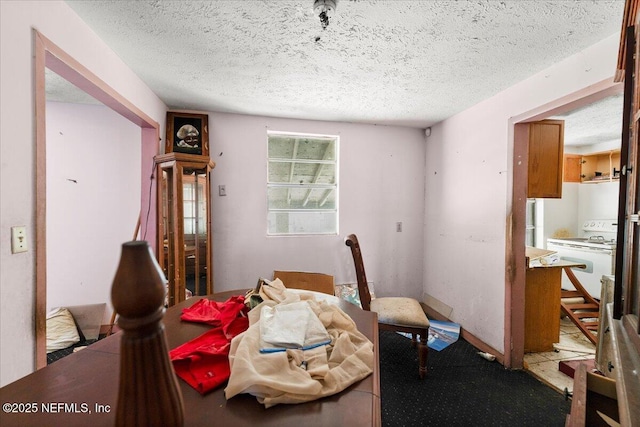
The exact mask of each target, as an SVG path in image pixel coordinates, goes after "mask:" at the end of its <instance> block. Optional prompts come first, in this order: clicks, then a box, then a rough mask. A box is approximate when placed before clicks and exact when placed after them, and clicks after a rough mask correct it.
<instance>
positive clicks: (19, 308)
mask: <svg viewBox="0 0 640 427" xmlns="http://www.w3.org/2000/svg"><path fill="white" fill-rule="evenodd" d="M34 29H37V30H38V31H40V32H42V33H43V34H44V35H45V36H46V37H47V38H49V39H50V40H51V41H52V42H53V43H55V44H57V45H58V46H59V47H60V48H61V49H63V50H64V51H65V52H67V53H68V54H69V55H71V56H72V57H73V58H75V60H77V61H78V62H79V63H80V64H82V65H84V66H85V67H87V68H88V69H89V70H90V71H91V72H93V73H94V74H95V75H97V76H98V77H99V78H100V79H102V80H103V81H104V82H106V83H107V84H108V85H109V86H110V87H111V88H113V90H114V91H116V92H118V93H120V94H121V95H122V96H124V97H125V98H127V99H128V100H130V101H131V102H132V103H133V105H135V106H137V108H139V109H140V110H142V111H144V112H145V113H146V114H147V115H148V116H150V117H151V118H152V119H153V120H155V121H157V122H158V123H164V115H165V112H166V106H165V105H164V104H163V103H162V101H160V99H159V98H158V97H157V96H156V95H155V94H153V92H151V90H150V89H149V88H148V87H147V86H145V85H144V84H143V83H142V81H141V80H140V79H139V78H138V77H137V76H136V75H135V74H134V73H133V72H132V71H131V70H130V69H129V68H127V67H126V66H125V65H124V63H123V62H122V61H121V60H120V59H119V58H118V56H117V55H116V54H115V53H113V52H112V51H111V50H110V49H109V48H108V47H107V46H106V45H105V44H104V43H103V42H102V41H101V40H100V39H99V38H98V37H97V36H96V34H95V33H94V32H93V31H92V30H91V29H90V28H89V27H87V25H86V24H85V23H84V22H83V21H81V20H80V18H79V17H78V16H77V15H76V14H75V13H74V12H73V11H72V10H71V9H70V8H69V7H68V6H67V4H66V3H64V2H62V1H29V2H17V1H16V2H14V1H2V2H0V52H1V53H0V55H1V58H0V93H2V96H1V97H0V123H3V126H1V127H0V159H1V160H0V162H1V167H0V195H1V197H2V200H1V203H0V231H1V233H0V235H1V236H2V239H0V265H2V268H1V269H0V361H1V364H0V386H1V385H4V384H7V383H9V382H11V381H13V380H15V379H18V378H20V377H22V376H24V375H26V374H28V373H30V372H31V371H33V370H34V368H35V357H34V356H35V355H34V351H35V345H34V343H35V325H34V317H35V307H34V293H35V269H36V265H35V259H36V257H35V255H36V254H35V251H34V249H33V248H34V247H35V235H36V231H37V230H35V218H36V212H35V187H36V186H35V176H36V171H35V161H34V159H35V118H34V111H35V106H34V99H35V96H34V84H33V76H34V60H33V54H34V49H33V46H34V35H33V30H34ZM9 123H10V124H11V125H10V126H9V125H7V124H9ZM16 129H19V130H20V131H19V133H16ZM161 132H162V130H161ZM154 139H155V138H154ZM15 225H24V226H26V227H27V238H28V242H29V246H30V248H31V249H30V251H28V252H26V253H21V254H15V255H14V254H11V248H10V244H9V239H8V238H5V237H6V236H9V235H10V229H11V227H12V226H15Z"/></svg>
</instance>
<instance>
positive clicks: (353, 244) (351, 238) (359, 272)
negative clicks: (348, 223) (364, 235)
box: [344, 234, 371, 311]
mask: <svg viewBox="0 0 640 427" xmlns="http://www.w3.org/2000/svg"><path fill="white" fill-rule="evenodd" d="M344 243H345V244H346V245H347V246H349V247H350V248H351V255H352V256H353V263H354V264H355V266H356V278H357V279H358V293H359V294H360V303H361V304H362V309H363V310H367V311H369V310H370V309H371V293H370V292H369V285H368V284H367V275H366V274H365V272H364V263H363V262H362V251H361V250H360V244H359V243H358V238H357V237H356V235H355V234H349V235H348V236H347V238H346V239H345V241H344Z"/></svg>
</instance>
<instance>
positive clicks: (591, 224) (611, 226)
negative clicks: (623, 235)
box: [582, 219, 618, 233]
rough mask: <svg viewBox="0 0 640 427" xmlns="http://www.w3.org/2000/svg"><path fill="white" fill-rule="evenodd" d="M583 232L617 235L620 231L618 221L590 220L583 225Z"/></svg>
mask: <svg viewBox="0 0 640 427" xmlns="http://www.w3.org/2000/svg"><path fill="white" fill-rule="evenodd" d="M582 230H583V231H591V232H594V231H600V232H606V233H615V232H616V231H618V220H616V219H590V220H587V221H585V222H584V224H582Z"/></svg>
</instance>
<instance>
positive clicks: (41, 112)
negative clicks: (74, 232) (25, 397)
mask: <svg viewBox="0 0 640 427" xmlns="http://www.w3.org/2000/svg"><path fill="white" fill-rule="evenodd" d="M34 39H35V70H34V76H35V88H36V90H35V97H36V99H35V105H36V236H35V242H36V243H35V249H36V255H35V257H36V295H35V328H36V331H35V336H36V343H35V344H36V345H35V349H36V369H40V368H42V367H44V366H46V362H47V360H46V307H47V303H46V302H47V267H46V266H47V241H46V240H47V239H46V235H47V232H46V224H47V215H46V212H47V193H46V190H47V175H46V165H47V157H46V152H47V150H46V78H45V70H46V69H49V70H51V71H53V72H55V73H56V74H58V75H59V76H61V77H63V78H64V79H66V80H68V81H69V82H71V83H72V84H73V85H75V86H77V87H78V88H81V89H82V90H83V91H85V92H86V93H87V94H89V95H91V96H92V97H93V98H95V99H97V100H98V101H100V102H101V103H103V104H104V105H106V106H108V107H109V108H111V109H112V110H114V111H115V112H116V113H118V114H120V115H121V116H123V117H125V118H126V119H128V120H129V121H131V122H132V123H134V124H136V125H137V126H139V127H140V128H141V136H140V139H141V163H142V164H141V170H142V172H141V187H142V188H141V192H140V199H141V200H140V210H141V212H145V215H146V213H147V210H145V208H146V207H148V210H149V212H148V216H147V218H149V219H148V220H147V221H146V222H145V223H144V230H145V231H146V232H147V236H148V239H149V240H150V241H151V242H155V240H156V239H155V233H156V231H155V228H156V227H155V217H156V215H155V197H154V196H155V191H149V189H150V188H152V187H153V182H152V178H151V175H150V174H148V170H147V169H148V167H149V165H151V164H152V161H153V156H155V155H156V154H157V152H158V141H159V125H158V123H157V122H155V121H154V120H153V119H151V118H150V117H149V116H147V115H146V114H145V113H144V112H142V111H141V110H139V109H138V108H137V107H135V106H134V105H133V104H132V103H131V102H129V101H128V100H127V99H125V98H124V97H123V96H122V95H120V94H119V93H117V92H116V91H114V90H113V89H112V88H111V87H109V86H108V85H107V84H106V83H105V82H103V81H102V80H101V79H99V78H98V77H97V76H96V75H95V74H93V73H92V72H91V71H89V70H88V69H87V68H85V67H84V66H83V65H82V64H80V63H79V62H77V61H76V60H75V59H73V58H72V57H71V56H69V55H68V54H67V53H66V52H64V51H63V50H61V49H60V48H59V47H58V46H56V45H55V44H54V43H53V42H51V41H50V40H48V39H47V38H46V37H45V36H44V35H42V34H40V33H39V32H37V31H34ZM145 165H147V166H146V167H145ZM144 189H146V190H144ZM102 249H103V248H101V247H100V245H99V243H98V244H89V245H88V247H87V249H86V250H95V251H101V250H102Z"/></svg>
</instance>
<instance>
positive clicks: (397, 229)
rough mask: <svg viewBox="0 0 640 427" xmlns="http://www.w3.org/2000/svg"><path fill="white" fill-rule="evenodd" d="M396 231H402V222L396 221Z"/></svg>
mask: <svg viewBox="0 0 640 427" xmlns="http://www.w3.org/2000/svg"><path fill="white" fill-rule="evenodd" d="M396 233H402V223H401V222H396Z"/></svg>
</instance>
